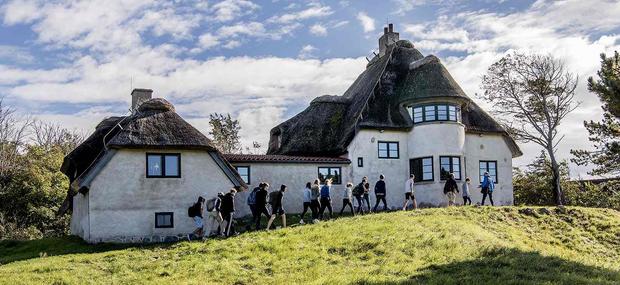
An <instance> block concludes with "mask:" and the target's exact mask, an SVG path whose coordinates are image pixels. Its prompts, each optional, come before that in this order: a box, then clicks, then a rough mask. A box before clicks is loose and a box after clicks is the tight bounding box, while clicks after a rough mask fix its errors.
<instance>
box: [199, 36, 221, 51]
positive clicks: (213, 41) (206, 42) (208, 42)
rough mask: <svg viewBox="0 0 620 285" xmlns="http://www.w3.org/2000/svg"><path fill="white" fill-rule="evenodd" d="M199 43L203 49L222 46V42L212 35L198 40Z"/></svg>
mask: <svg viewBox="0 0 620 285" xmlns="http://www.w3.org/2000/svg"><path fill="white" fill-rule="evenodd" d="M198 43H199V44H200V47H201V48H202V49H210V48H212V47H215V46H217V45H219V44H220V40H219V39H218V38H217V37H216V36H214V35H213V34H211V33H206V34H203V35H201V36H200V37H199V38H198Z"/></svg>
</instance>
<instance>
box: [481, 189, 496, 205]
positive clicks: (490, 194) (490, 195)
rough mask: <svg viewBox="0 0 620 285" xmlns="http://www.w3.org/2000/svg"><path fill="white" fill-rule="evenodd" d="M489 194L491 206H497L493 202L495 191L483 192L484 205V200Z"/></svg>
mask: <svg viewBox="0 0 620 285" xmlns="http://www.w3.org/2000/svg"><path fill="white" fill-rule="evenodd" d="M487 196H489V201H491V206H495V205H494V204H493V192H488V193H483V194H482V206H484V200H486V198H487Z"/></svg>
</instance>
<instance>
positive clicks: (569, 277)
mask: <svg viewBox="0 0 620 285" xmlns="http://www.w3.org/2000/svg"><path fill="white" fill-rule="evenodd" d="M543 283H544V284H619V283H620V272H619V271H614V270H611V269H605V268H600V267H595V266H588V265H584V264H581V263H577V262H573V261H569V260H565V259H562V258H558V257H549V256H542V255H540V254H539V253H537V252H524V251H520V250H516V249H499V250H493V251H487V252H484V253H483V254H482V255H481V257H480V258H477V259H475V260H469V261H461V262H455V263H449V264H445V265H431V266H429V267H426V268H424V269H422V270H421V273H419V274H416V275H413V276H410V277H409V278H407V279H405V280H402V281H398V282H382V281H379V282H369V281H365V280H360V281H357V282H355V283H354V284H543Z"/></svg>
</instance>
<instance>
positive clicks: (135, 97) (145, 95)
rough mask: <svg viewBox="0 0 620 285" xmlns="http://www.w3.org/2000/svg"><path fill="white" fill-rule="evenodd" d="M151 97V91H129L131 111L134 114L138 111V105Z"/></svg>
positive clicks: (136, 89)
mask: <svg viewBox="0 0 620 285" xmlns="http://www.w3.org/2000/svg"><path fill="white" fill-rule="evenodd" d="M152 97H153V90H152V89H143V88H135V89H134V90H133V91H131V111H132V112H134V111H135V110H137V109H138V107H139V106H140V104H142V103H143V102H144V101H148V100H149V99H151V98H152Z"/></svg>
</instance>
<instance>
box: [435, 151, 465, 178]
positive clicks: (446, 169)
mask: <svg viewBox="0 0 620 285" xmlns="http://www.w3.org/2000/svg"><path fill="white" fill-rule="evenodd" d="M439 166H440V167H441V168H440V170H439V177H440V179H441V180H448V178H449V177H450V173H454V179H455V180H461V158H460V157H458V156H440V157H439Z"/></svg>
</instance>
